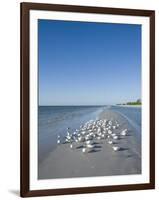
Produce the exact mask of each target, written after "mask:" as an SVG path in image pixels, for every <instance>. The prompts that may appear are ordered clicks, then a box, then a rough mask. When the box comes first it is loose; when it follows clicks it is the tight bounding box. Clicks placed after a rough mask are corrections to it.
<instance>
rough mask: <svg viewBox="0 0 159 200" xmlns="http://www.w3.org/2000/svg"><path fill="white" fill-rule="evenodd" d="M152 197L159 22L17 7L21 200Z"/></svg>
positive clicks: (104, 11) (111, 12)
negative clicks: (140, 193) (122, 194)
mask: <svg viewBox="0 0 159 200" xmlns="http://www.w3.org/2000/svg"><path fill="white" fill-rule="evenodd" d="M154 187H155V12H154V11H152V10H134V9H121V8H120V9H119V8H105V7H86V6H71V5H53V4H39V3H21V196H22V197H29V196H42V195H62V194H77V193H93V192H107V191H124V190H140V189H153V188H154Z"/></svg>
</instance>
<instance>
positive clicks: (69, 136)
mask: <svg viewBox="0 0 159 200" xmlns="http://www.w3.org/2000/svg"><path fill="white" fill-rule="evenodd" d="M119 126H120V124H119V123H118V122H117V121H116V120H114V121H113V120H106V119H104V120H102V119H99V120H90V121H88V122H86V123H85V124H84V125H81V126H80V128H79V129H76V130H75V131H74V132H73V133H71V130H70V128H67V133H66V136H65V137H64V139H62V138H61V136H60V135H58V136H57V144H61V143H69V145H70V148H71V149H73V148H74V147H75V146H76V145H77V144H79V143H80V144H81V143H82V152H83V153H87V152H90V151H92V150H94V149H95V148H96V146H95V142H94V141H95V140H106V141H107V143H108V144H109V145H111V147H112V149H113V151H120V149H121V147H119V146H117V145H116V142H115V141H116V140H118V139H120V137H121V136H122V137H124V136H126V135H127V133H128V130H127V129H124V130H122V131H121V132H118V133H116V132H117V131H115V130H116V129H118V128H119Z"/></svg>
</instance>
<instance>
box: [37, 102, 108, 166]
mask: <svg viewBox="0 0 159 200" xmlns="http://www.w3.org/2000/svg"><path fill="white" fill-rule="evenodd" d="M104 109H105V107H104V106H39V108H38V160H39V162H41V161H43V159H44V158H45V157H46V156H47V154H48V153H49V152H50V151H52V150H53V149H55V148H56V147H57V144H56V143H57V135H60V136H65V135H66V131H67V127H70V128H71V131H74V130H75V129H77V128H79V127H80V125H81V124H84V123H85V122H87V121H88V120H90V119H93V120H95V119H96V118H98V115H99V114H100V113H101V112H102V111H103V110H104Z"/></svg>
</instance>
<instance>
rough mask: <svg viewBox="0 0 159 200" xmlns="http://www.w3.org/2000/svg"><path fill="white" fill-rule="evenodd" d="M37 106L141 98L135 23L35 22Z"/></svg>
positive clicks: (139, 51)
mask: <svg viewBox="0 0 159 200" xmlns="http://www.w3.org/2000/svg"><path fill="white" fill-rule="evenodd" d="M38 44H39V47H38V53H39V58H38V59H39V104H40V105H106V104H116V103H124V102H127V101H134V100H136V99H138V98H141V26H140V25H132V24H112V23H89V22H69V21H54V20H39V22H38Z"/></svg>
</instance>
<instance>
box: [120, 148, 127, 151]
mask: <svg viewBox="0 0 159 200" xmlns="http://www.w3.org/2000/svg"><path fill="white" fill-rule="evenodd" d="M127 150H128V148H123V147H121V148H120V149H119V151H127Z"/></svg>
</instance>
